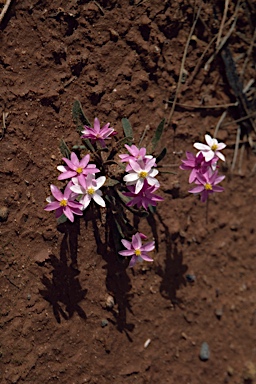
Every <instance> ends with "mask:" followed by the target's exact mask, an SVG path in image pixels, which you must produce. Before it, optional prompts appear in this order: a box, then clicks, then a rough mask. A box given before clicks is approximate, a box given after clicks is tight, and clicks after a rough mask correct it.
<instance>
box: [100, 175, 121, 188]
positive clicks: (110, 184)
mask: <svg viewBox="0 0 256 384" xmlns="http://www.w3.org/2000/svg"><path fill="white" fill-rule="evenodd" d="M119 183H120V181H118V180H116V179H111V177H109V178H107V180H106V181H105V183H104V187H113V186H114V185H116V184H119Z"/></svg>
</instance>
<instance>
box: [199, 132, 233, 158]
mask: <svg viewBox="0 0 256 384" xmlns="http://www.w3.org/2000/svg"><path fill="white" fill-rule="evenodd" d="M205 141H206V143H207V144H208V145H206V144H201V143H195V144H194V147H195V148H196V149H199V151H200V152H202V153H203V155H204V157H205V161H211V160H212V159H213V158H214V156H217V157H218V158H219V159H221V160H223V161H225V156H224V155H223V154H222V153H221V152H220V151H221V150H222V149H224V148H226V144H224V143H219V142H218V140H217V139H213V138H212V137H211V136H210V135H205Z"/></svg>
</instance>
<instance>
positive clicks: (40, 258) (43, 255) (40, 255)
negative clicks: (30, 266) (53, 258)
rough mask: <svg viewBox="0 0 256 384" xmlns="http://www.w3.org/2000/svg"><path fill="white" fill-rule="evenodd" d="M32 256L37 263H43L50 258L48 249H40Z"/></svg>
mask: <svg viewBox="0 0 256 384" xmlns="http://www.w3.org/2000/svg"><path fill="white" fill-rule="evenodd" d="M34 258H35V262H36V263H37V264H43V263H44V262H45V261H46V260H49V259H50V252H49V250H48V249H42V250H41V251H39V252H37V253H36V254H35V256H34Z"/></svg>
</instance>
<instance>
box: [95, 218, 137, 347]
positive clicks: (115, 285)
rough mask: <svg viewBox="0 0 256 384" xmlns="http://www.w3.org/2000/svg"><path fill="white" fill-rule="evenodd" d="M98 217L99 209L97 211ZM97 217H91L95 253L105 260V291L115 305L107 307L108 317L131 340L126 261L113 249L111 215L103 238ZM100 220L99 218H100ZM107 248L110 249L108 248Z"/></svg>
mask: <svg viewBox="0 0 256 384" xmlns="http://www.w3.org/2000/svg"><path fill="white" fill-rule="evenodd" d="M98 218H100V211H99V212H98ZM96 220H97V219H96V218H95V217H94V218H93V219H92V224H93V230H94V237H95V241H96V244H97V253H98V254H100V255H101V256H102V258H103V259H104V260H105V262H106V265H105V266H104V267H103V268H104V269H106V288H107V291H108V292H109V293H110V294H111V295H112V296H113V297H114V299H115V304H116V305H115V306H114V307H113V308H108V311H109V312H110V313H111V314H112V315H113V318H114V320H111V319H108V320H109V321H110V322H111V323H112V324H114V325H115V326H116V328H117V330H118V331H119V332H124V333H125V334H126V337H127V338H128V340H129V341H131V342H132V338H131V335H130V333H131V332H132V331H133V329H134V324H132V323H128V322H127V310H128V311H129V312H130V313H133V312H132V308H131V304H130V299H131V298H132V297H133V295H132V294H131V293H129V292H130V290H131V288H132V285H131V280H130V278H129V276H128V274H127V272H126V268H127V265H128V261H127V260H125V261H123V260H122V261H121V260H119V259H118V257H117V254H116V252H114V251H113V250H112V249H115V245H114V241H113V239H112V238H111V235H112V234H113V225H114V223H113V221H112V220H111V215H110V216H108V217H107V220H106V224H105V228H104V232H105V239H104V241H103V240H102V239H101V236H100V233H99V228H98V226H97V221H96ZM100 220H101V218H100ZM109 248H110V249H111V250H109ZM120 259H121V258H120Z"/></svg>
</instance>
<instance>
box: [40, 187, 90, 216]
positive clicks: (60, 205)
mask: <svg viewBox="0 0 256 384" xmlns="http://www.w3.org/2000/svg"><path fill="white" fill-rule="evenodd" d="M71 185H72V182H71V181H70V182H69V183H68V184H67V186H66V188H65V190H64V193H62V192H61V191H60V190H59V188H57V187H55V185H53V184H52V185H51V186H50V188H51V191H52V194H53V196H50V197H48V198H47V199H46V201H48V203H49V204H48V205H47V206H46V207H45V208H44V209H45V211H55V210H56V218H59V217H60V216H61V215H62V214H64V215H65V216H66V217H67V218H68V219H69V220H70V221H72V222H73V221H74V214H75V215H79V216H81V215H82V214H83V212H82V211H81V209H82V208H83V206H82V204H79V203H78V202H76V201H74V199H75V197H74V196H73V194H72V191H71V189H70V186H71Z"/></svg>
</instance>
